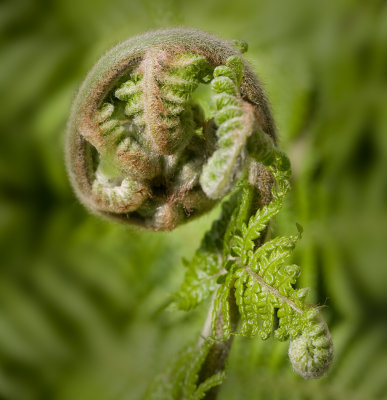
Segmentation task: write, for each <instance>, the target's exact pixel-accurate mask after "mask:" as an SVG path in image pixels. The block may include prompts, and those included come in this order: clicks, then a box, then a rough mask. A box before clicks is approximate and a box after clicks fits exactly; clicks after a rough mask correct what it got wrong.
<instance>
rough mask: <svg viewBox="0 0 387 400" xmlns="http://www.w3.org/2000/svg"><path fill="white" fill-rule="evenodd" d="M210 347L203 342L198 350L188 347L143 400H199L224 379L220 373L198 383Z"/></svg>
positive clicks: (153, 383) (209, 344) (157, 379)
mask: <svg viewBox="0 0 387 400" xmlns="http://www.w3.org/2000/svg"><path fill="white" fill-rule="evenodd" d="M210 347H211V343H210V342H204V343H203V344H202V345H201V346H200V347H199V348H194V347H189V348H187V349H186V350H184V351H182V352H181V354H179V355H178V357H177V359H176V360H173V361H172V362H171V363H170V365H169V366H168V367H167V369H166V370H165V371H164V372H163V373H162V374H160V375H159V376H157V377H156V378H155V380H154V382H152V384H151V385H150V386H149V388H148V390H147V393H146V395H145V397H144V400H200V399H202V398H203V397H204V396H205V394H206V392H208V390H210V389H211V388H213V387H214V386H218V385H220V384H221V383H222V382H223V380H224V379H225V372H224V371H221V372H218V373H216V374H215V375H213V376H211V377H210V378H208V379H206V380H205V381H203V382H201V383H198V379H199V372H200V369H201V367H202V364H203V362H204V360H205V358H206V356H207V354H208V351H209V349H210Z"/></svg>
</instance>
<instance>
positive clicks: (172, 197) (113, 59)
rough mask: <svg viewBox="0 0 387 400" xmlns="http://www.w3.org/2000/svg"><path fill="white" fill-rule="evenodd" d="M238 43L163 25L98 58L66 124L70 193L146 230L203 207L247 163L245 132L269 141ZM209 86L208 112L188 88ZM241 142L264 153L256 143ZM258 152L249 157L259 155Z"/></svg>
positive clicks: (261, 99) (263, 109)
mask: <svg viewBox="0 0 387 400" xmlns="http://www.w3.org/2000/svg"><path fill="white" fill-rule="evenodd" d="M246 50H247V44H246V43H245V42H243V41H234V42H233V43H230V42H226V41H223V40H221V39H218V38H216V37H214V36H211V35H208V34H206V33H204V32H200V31H194V30H186V29H170V30H163V31H156V32H150V33H147V34H145V35H142V36H138V37H135V38H132V39H130V40H128V41H127V42H124V43H122V44H120V45H119V46H117V47H115V48H114V49H112V50H111V51H110V52H108V53H107V54H106V55H105V56H103V57H102V58H101V60H100V61H99V62H98V63H97V64H96V66H95V67H94V68H93V69H92V71H91V72H90V74H89V75H88V77H87V78H86V80H85V82H84V84H83V85H82V87H81V89H80V91H79V93H78V96H77V98H76V100H75V102H74V105H73V110H72V114H71V117H70V120H69V124H68V140H67V167H68V171H69V175H70V179H71V182H72V184H73V186H74V188H75V191H76V193H77V194H78V196H79V198H80V200H81V201H82V202H83V203H84V204H85V205H86V206H87V207H88V208H89V209H90V210H91V211H93V212H95V213H97V214H99V215H102V216H105V217H107V218H113V219H115V220H117V221H120V222H124V223H135V224H137V225H140V226H143V227H145V228H149V229H153V230H171V229H173V228H175V227H176V226H177V225H179V224H181V223H184V222H185V221H187V220H189V219H192V218H193V217H195V216H198V215H201V214H203V213H205V212H207V211H208V210H209V209H211V208H212V207H213V206H214V205H215V203H216V201H217V200H218V199H220V198H222V197H223V196H225V195H226V194H227V193H228V192H229V191H230V190H231V189H232V188H233V186H234V183H235V181H236V179H237V178H239V177H240V176H241V174H242V172H243V170H245V169H249V168H250V169H251V165H252V164H254V163H253V162H252V161H251V159H250V158H249V157H250V156H248V154H247V152H248V149H247V145H246V144H247V138H249V137H253V136H254V132H255V130H258V128H259V130H261V131H262V132H265V133H264V134H265V135H266V136H267V137H268V141H267V143H266V142H265V141H262V140H261V141H260V145H259V146H258V147H262V146H266V144H267V145H268V146H269V147H270V146H271V147H272V144H273V140H275V130H274V124H273V121H272V118H271V115H270V111H269V107H268V105H267V102H266V99H265V96H264V94H263V92H262V90H261V88H260V85H259V83H258V80H257V78H256V76H255V75H254V74H253V73H252V71H251V70H250V68H249V66H248V65H247V63H246V62H245V61H244V60H243V59H242V56H241V53H243V52H244V51H246ZM209 84H211V86H212V88H213V89H214V92H215V94H213V95H212V98H211V100H212V101H214V102H215V107H216V109H217V110H216V114H215V116H214V118H212V117H211V116H205V114H204V112H203V110H202V108H201V106H200V105H199V103H198V102H197V101H196V100H195V96H193V93H194V92H195V91H196V89H197V88H198V86H199V85H209ZM206 100H208V99H206ZM250 147H252V148H254V151H255V153H257V151H258V152H259V151H260V152H261V153H262V154H266V153H267V151H261V150H257V143H256V142H254V146H253V145H250ZM271 147H270V148H271ZM261 153H260V154H259V155H257V154H258V153H257V154H253V155H252V157H253V158H254V159H255V160H257V161H260V157H261ZM261 158H262V157H261ZM256 179H257V182H256V185H257V187H259V179H260V177H259V176H257V177H256Z"/></svg>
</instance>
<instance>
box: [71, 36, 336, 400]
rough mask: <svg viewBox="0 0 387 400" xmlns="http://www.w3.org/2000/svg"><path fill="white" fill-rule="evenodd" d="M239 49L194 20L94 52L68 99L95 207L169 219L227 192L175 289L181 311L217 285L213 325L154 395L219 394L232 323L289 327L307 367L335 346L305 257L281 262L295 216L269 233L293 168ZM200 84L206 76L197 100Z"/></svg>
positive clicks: (78, 182)
mask: <svg viewBox="0 0 387 400" xmlns="http://www.w3.org/2000/svg"><path fill="white" fill-rule="evenodd" d="M246 49H247V46H246V45H244V44H243V43H242V42H232V43H230V42H225V41H222V40H220V39H218V38H215V37H213V36H211V35H208V34H205V33H203V32H198V31H192V30H184V29H171V30H165V31H158V32H153V33H149V34H146V35H143V36H141V37H138V38H134V39H131V40H129V41H128V42H125V43H123V44H121V45H119V46H117V47H116V48H114V49H113V50H111V52H109V53H107V54H106V55H105V56H104V57H102V59H101V60H100V61H99V63H97V64H96V66H95V67H94V69H93V70H92V71H91V72H90V74H89V75H88V77H87V78H86V80H85V82H84V84H83V85H82V87H81V89H80V92H79V94H78V96H77V97H76V100H75V102H74V106H73V112H72V115H71V118H70V121H69V126H68V142H67V147H68V152H67V166H68V171H69V175H70V179H71V181H72V184H73V186H74V188H75V190H76V193H77V194H78V196H79V198H80V199H81V201H82V202H83V203H84V204H85V205H86V206H87V207H89V208H90V209H91V210H92V211H93V212H95V213H97V214H99V215H102V216H104V217H107V218H110V219H114V220H116V221H119V222H123V223H131V224H136V225H140V226H142V227H144V228H147V229H153V230H156V231H158V230H171V229H174V228H175V227H176V226H178V225H179V224H182V223H184V222H187V221H188V220H190V219H192V218H193V217H196V216H199V215H201V214H203V213H205V212H207V211H208V210H210V209H211V208H212V207H214V205H215V204H216V203H217V201H219V200H220V199H222V198H224V197H225V196H227V195H228V194H230V197H229V198H228V200H226V201H225V202H224V203H223V208H222V213H221V216H220V218H219V219H218V220H217V221H216V222H214V223H213V225H212V228H211V230H210V231H209V232H208V233H207V234H206V235H205V237H204V239H203V241H202V243H201V246H200V248H199V249H198V251H197V252H196V254H195V256H194V258H193V260H192V261H190V262H188V261H184V264H185V266H186V269H187V270H186V277H185V279H184V282H183V283H182V285H181V288H180V291H179V292H177V293H176V294H175V296H174V306H175V307H177V308H179V309H182V310H189V309H192V308H194V307H196V306H197V305H199V304H200V303H202V302H203V301H204V300H205V299H206V298H207V297H209V296H210V295H211V294H212V293H213V302H212V311H211V314H210V317H211V319H212V323H211V324H209V325H210V326H211V332H207V331H206V330H205V331H203V337H202V338H201V339H200V341H199V344H198V345H197V346H196V347H194V349H193V350H191V351H187V352H185V353H183V355H182V356H181V357H180V358H179V359H178V360H177V361H176V363H175V364H174V366H172V367H171V369H170V370H169V372H168V373H167V374H166V375H165V374H164V377H162V378H159V379H158V380H157V381H156V383H155V384H153V385H152V386H151V387H152V388H154V389H152V390H150V392H149V394H148V398H150V399H161V398H163V399H167V398H168V399H171V400H173V399H176V400H178V399H179V400H183V399H185V400H188V399H190V400H194V399H201V398H204V397H205V398H206V399H210V398H215V396H216V389H215V386H217V385H219V384H220V383H221V381H222V380H223V379H224V368H225V360H226V358H227V354H228V350H229V348H230V345H231V339H232V337H233V336H235V335H242V336H248V337H253V336H256V335H258V336H260V337H261V338H262V339H267V338H268V337H269V336H270V335H271V334H272V333H273V332H274V336H275V338H277V339H278V340H285V339H290V340H291V344H290V347H289V358H290V360H291V362H292V365H293V368H294V369H295V370H296V371H297V372H298V373H299V374H300V375H301V376H303V377H304V378H315V377H318V376H320V375H322V374H323V373H324V372H325V371H326V370H327V368H328V367H329V365H330V363H331V360H332V357H333V350H332V341H331V338H330V334H329V332H328V329H327V326H326V324H325V322H324V321H323V320H322V318H321V316H320V314H319V312H318V309H317V308H316V307H312V306H310V305H308V304H306V302H305V299H306V296H307V290H305V289H298V288H295V284H296V280H297V278H298V276H299V274H300V268H299V267H298V266H296V265H288V264H287V260H288V259H289V256H290V255H291V253H292V251H293V249H294V247H295V245H296V242H297V241H298V240H299V239H300V237H301V234H302V229H301V227H299V226H297V228H298V233H296V234H294V235H289V236H282V237H277V238H274V239H272V240H270V241H266V242H265V240H266V237H267V233H268V225H269V223H270V220H271V219H272V218H273V217H274V216H275V215H276V214H278V212H279V211H280V209H281V207H282V205H283V202H284V199H285V196H286V194H287V192H288V191H289V188H290V185H289V178H290V174H291V172H290V163H289V160H288V158H287V157H286V155H284V154H283V153H282V152H281V151H279V150H278V148H277V146H276V135H275V128H274V123H273V120H272V117H271V114H270V110H269V107H268V104H267V101H266V99H265V96H264V94H263V91H262V89H261V87H260V85H259V81H258V79H257V78H256V76H255V74H254V73H253V72H252V71H251V69H250V67H249V66H248V64H247V62H246V61H245V60H244V59H243V57H242V52H244V51H246ZM200 85H202V86H206V85H207V87H210V88H211V93H210V95H209V96H208V97H207V98H202V99H201V100H202V103H200V101H198V98H197V97H196V96H195V95H196V94H197V92H196V90H197V89H198V87H199V86H200ZM203 102H207V103H210V105H209V104H207V105H208V107H204V108H206V110H207V114H208V109H210V110H211V107H212V112H211V113H210V114H211V115H206V112H205V111H204V109H203V107H202V105H203ZM206 326H207V325H206ZM195 353H197V354H195ZM157 382H158V383H157ZM160 396H161V397H160Z"/></svg>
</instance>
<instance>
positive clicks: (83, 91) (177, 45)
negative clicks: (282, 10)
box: [66, 28, 276, 230]
mask: <svg viewBox="0 0 387 400" xmlns="http://www.w3.org/2000/svg"><path fill="white" fill-rule="evenodd" d="M153 51H155V52H156V53H157V54H156V55H157V57H156V58H157V59H158V61H157V63H156V64H155V65H153V66H152V68H153V70H157V71H158V70H159V69H160V68H161V69H163V66H164V65H166V64H167V63H168V62H169V57H170V55H171V54H180V53H194V54H199V55H202V56H203V57H205V58H206V59H207V60H208V62H209V63H210V64H211V65H212V66H213V67H215V66H218V65H224V64H225V62H226V59H227V58H228V57H230V56H233V55H236V56H239V57H241V53H240V52H239V50H238V49H237V48H236V47H235V46H234V45H233V44H232V43H231V42H228V41H225V40H222V39H219V38H217V37H215V36H213V35H210V34H208V33H205V32H201V31H197V30H191V29H180V28H175V29H166V30H160V31H154V32H148V33H146V34H143V35H139V36H136V37H133V38H131V39H129V40H128V41H126V42H123V43H121V44H119V45H118V46H116V47H115V48H113V49H112V50H111V51H109V52H108V53H106V54H105V55H104V56H103V57H102V58H101V59H100V60H99V61H98V63H97V64H96V65H95V66H94V68H93V69H92V70H91V71H90V73H89V74H88V76H87V77H86V79H85V81H84V83H83V84H82V86H81V88H80V90H79V92H78V95H77V97H76V98H75V101H74V104H73V108H72V112H71V116H70V119H69V122H68V127H67V146H66V163H67V170H68V173H69V177H70V180H71V183H72V185H73V187H74V189H75V191H76V194H77V196H78V197H79V199H80V200H81V202H82V203H83V204H84V205H85V206H86V207H87V208H88V209H89V210H91V211H92V212H94V213H97V214H99V215H101V216H104V217H106V218H109V219H113V220H116V221H119V222H122V223H130V224H136V225H139V226H142V227H145V228H148V229H153V230H170V229H173V228H174V227H175V226H176V225H178V224H181V223H184V222H186V221H187V220H189V219H192V218H193V217H196V216H198V215H200V214H202V213H203V212H206V211H208V209H210V208H211V207H212V206H213V205H214V204H215V203H216V202H215V201H209V202H208V203H207V202H206V201H198V203H199V204H200V203H202V204H205V203H206V204H205V206H203V207H202V208H198V209H195V210H194V212H192V204H193V203H192V202H191V201H189V200H188V199H189V198H190V196H189V193H188V192H187V193H184V191H183V192H181V190H180V189H181V188H180V189H176V190H177V191H178V192H179V195H178V193H176V192H175V193H173V192H172V193H171V188H168V187H166V188H165V189H160V190H164V191H165V193H164V195H163V194H162V193H160V190H159V192H158V193H155V192H154V190H153V191H152V194H151V197H150V198H152V197H154V199H155V203H157V202H159V201H161V204H164V206H162V205H161V206H160V207H159V208H158V215H157V216H156V215H154V216H146V217H144V216H142V215H141V214H140V213H138V212H136V211H134V212H122V211H120V210H118V209H114V207H111V209H109V210H102V209H101V208H100V206H99V199H98V198H97V197H96V196H95V194H94V193H93V190H92V185H93V181H94V179H95V172H94V170H93V159H92V146H94V147H95V148H96V149H97V150H98V149H102V148H103V146H104V145H105V143H106V138H105V137H104V136H103V134H102V133H101V130H100V126H99V123H98V121H97V120H96V119H95V115H96V114H97V112H98V110H99V109H100V108H101V106H102V104H103V103H104V102H105V101H106V98H107V96H108V95H109V93H111V92H112V90H114V89H115V88H117V86H118V85H119V84H120V83H122V80H123V78H125V77H127V76H129V73H130V72H132V71H134V70H135V69H136V68H137V67H138V66H139V65H140V64H141V63H144V62H145V63H147V62H148V61H147V59H146V57H148V56H149V57H150V58H151V56H150V55H151V54H152V53H153ZM151 62H152V60H150V59H149V63H151ZM244 63H245V71H244V77H243V80H242V84H241V95H242V98H243V100H245V101H247V102H249V103H250V104H251V105H252V106H253V107H254V109H255V114H256V115H257V118H258V121H259V123H260V127H261V129H262V130H263V131H264V132H266V133H267V134H268V135H269V136H270V137H271V138H272V139H273V140H274V142H276V134H275V127H274V123H273V119H272V116H271V113H270V110H269V106H268V102H267V100H266V98H265V96H264V93H263V91H262V89H261V86H260V83H259V81H258V79H257V77H256V76H255V74H254V73H253V71H252V69H251V68H250V66H249V65H248V64H247V63H246V62H245V61H244ZM144 73H145V71H144ZM160 76H162V74H161V75H160ZM146 79H147V80H146V82H147V85H148V86H149V88H150V89H151V90H150V91H149V96H150V97H149V99H148V100H149V105H150V108H149V109H148V110H147V109H146V108H144V117H145V118H149V122H150V125H152V123H153V129H152V130H153V132H152V135H150V133H149V135H150V136H151V139H152V143H153V144H154V145H155V146H156V147H157V148H158V152H159V154H165V153H169V152H171V151H172V152H173V149H172V150H170V149H166V147H165V146H167V143H168V142H169V141H170V138H169V137H168V135H167V132H168V133H169V134H170V133H171V129H170V126H169V127H168V122H166V123H165V124H164V125H163V124H161V123H160V118H158V117H159V116H160V115H161V116H162V115H164V112H165V106H164V104H163V102H162V99H161V93H159V88H158V87H157V82H155V79H154V78H153V79H152V77H151V76H149V77H147V78H146ZM160 79H161V78H160ZM186 112H192V111H190V110H188V111H186ZM155 113H156V114H158V115H157V118H156V117H155V115H156V114H155ZM188 119H189V117H188ZM152 121H153V122H152ZM211 124H212V122H211V121H208V122H207V124H203V126H204V128H203V129H204V132H203V134H204V137H205V138H207V140H204V141H203V142H204V143H205V144H206V146H207V148H206V149H201V151H202V154H203V155H204V158H206V157H208V156H209V154H211V153H212V152H213V149H209V148H210V147H212V148H213V147H214V144H213V143H211V140H212V138H213V135H212V132H213V129H210V128H208V127H209V126H211ZM206 126H207V128H206ZM167 127H168V128H167ZM154 132H157V134H156V135H155V134H154ZM145 136H146V135H145ZM188 147H189V145H188V146H187V149H188ZM144 150H146V149H144ZM187 151H188V150H187ZM176 156H177V157H180V156H179V155H176ZM117 157H118V159H119V160H121V161H123V162H122V164H123V165H124V168H123V169H124V170H125V169H127V170H129V169H130V168H131V166H134V169H136V170H137V171H138V172H139V174H141V171H143V172H144V176H143V179H145V180H146V179H150V178H149V177H150V176H153V175H154V174H156V175H157V173H156V172H154V173H153V172H152V173H149V174H147V172H146V171H148V170H149V168H150V167H149V165H148V164H147V162H146V158H147V157H142V156H140V155H139V156H137V157H135V156H134V155H133V154H132V153H131V152H129V153H127V154H125V152H118V155H117ZM176 165H179V163H177V164H176ZM161 168H162V169H163V166H161ZM156 169H157V168H156ZM262 171H266V170H265V169H262ZM262 171H258V172H255V173H250V180H254V182H253V183H254V184H255V185H257V187H260V186H261V187H262V185H263V186H264V187H265V186H266V185H270V186H271V180H270V179H268V177H267V172H262ZM171 176H173V175H171ZM252 177H254V178H252ZM261 177H262V178H263V179H262V182H261V181H260V180H261ZM151 179H153V178H151ZM160 187H161V188H162V186H160ZM192 190H196V189H195V188H193V189H192ZM264 192H265V190H264ZM266 192H267V191H266ZM176 199H178V200H176ZM183 199H184V200H183ZM163 207H164V208H163ZM163 210H164V211H163ZM163 212H164V214H165V215H164V216H163V217H161V216H160V213H161V214H162V213H163Z"/></svg>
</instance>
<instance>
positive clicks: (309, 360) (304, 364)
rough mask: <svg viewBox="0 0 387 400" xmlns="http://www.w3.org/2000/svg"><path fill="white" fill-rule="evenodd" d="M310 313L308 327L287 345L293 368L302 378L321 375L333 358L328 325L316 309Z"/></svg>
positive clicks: (312, 377)
mask: <svg viewBox="0 0 387 400" xmlns="http://www.w3.org/2000/svg"><path fill="white" fill-rule="evenodd" d="M310 314H311V316H310V317H309V318H308V319H309V323H308V327H307V328H306V329H305V331H304V332H303V334H302V335H300V336H299V337H297V338H296V339H294V340H292V341H291V342H290V346H289V359H290V362H291V363H292V366H293V369H294V370H295V371H296V372H297V373H298V374H299V375H300V376H302V377H303V378H304V379H315V378H319V377H321V376H322V375H324V374H325V373H326V372H327V371H328V369H329V367H330V366H331V363H332V360H333V342H332V338H331V335H330V333H329V330H328V327H327V325H326V323H325V322H324V321H323V320H322V319H321V317H320V316H319V315H318V312H317V311H313V312H312V313H310Z"/></svg>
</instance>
